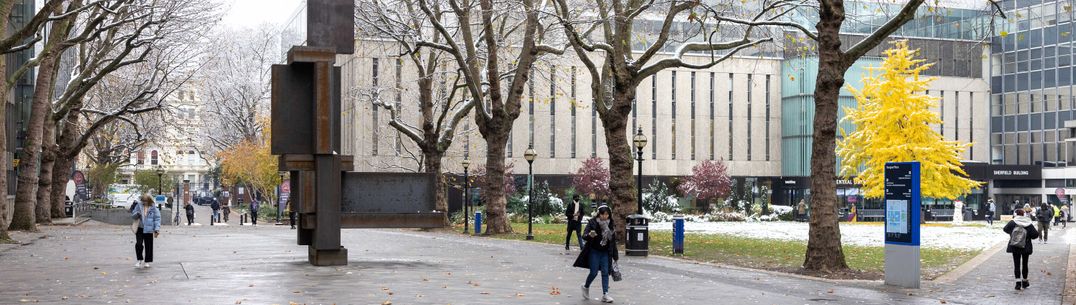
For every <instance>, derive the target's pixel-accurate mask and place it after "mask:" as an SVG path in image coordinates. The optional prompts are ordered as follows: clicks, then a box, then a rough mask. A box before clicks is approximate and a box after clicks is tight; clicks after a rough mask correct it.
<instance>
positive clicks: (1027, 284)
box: [1021, 280, 1031, 288]
mask: <svg viewBox="0 0 1076 305" xmlns="http://www.w3.org/2000/svg"><path fill="white" fill-rule="evenodd" d="M1021 286H1024V288H1027V287H1028V286H1031V283H1028V282H1027V280H1024V281H1023V283H1021Z"/></svg>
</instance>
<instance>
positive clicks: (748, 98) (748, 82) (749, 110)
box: [746, 74, 754, 161]
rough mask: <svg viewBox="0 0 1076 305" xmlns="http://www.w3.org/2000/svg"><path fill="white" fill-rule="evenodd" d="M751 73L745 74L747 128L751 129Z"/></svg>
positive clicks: (748, 140)
mask: <svg viewBox="0 0 1076 305" xmlns="http://www.w3.org/2000/svg"><path fill="white" fill-rule="evenodd" d="M751 77H752V75H751V74H748V75H747V130H751V95H752V94H754V93H753V92H754V90H753V89H754V88H752V87H754V84H753V83H752V82H751ZM746 134H747V161H751V132H746Z"/></svg>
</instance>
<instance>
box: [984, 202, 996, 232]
mask: <svg viewBox="0 0 1076 305" xmlns="http://www.w3.org/2000/svg"><path fill="white" fill-rule="evenodd" d="M986 204H987V210H986V223H987V224H989V225H991V226H993V225H994V213H997V211H998V207H997V205H996V204H994V198H990V199H988V200H986Z"/></svg>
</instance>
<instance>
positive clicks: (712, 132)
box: [709, 72, 715, 160]
mask: <svg viewBox="0 0 1076 305" xmlns="http://www.w3.org/2000/svg"><path fill="white" fill-rule="evenodd" d="M714 140H715V139H714V72H710V141H709V142H710V160H713V159H714Z"/></svg>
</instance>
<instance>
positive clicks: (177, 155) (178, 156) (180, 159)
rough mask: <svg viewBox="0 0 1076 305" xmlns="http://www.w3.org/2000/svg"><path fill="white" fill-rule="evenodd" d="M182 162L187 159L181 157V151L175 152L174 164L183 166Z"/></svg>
mask: <svg viewBox="0 0 1076 305" xmlns="http://www.w3.org/2000/svg"><path fill="white" fill-rule="evenodd" d="M184 162H187V158H186V157H184V156H183V151H182V150H177V151H176V161H175V164H183V163H184Z"/></svg>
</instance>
